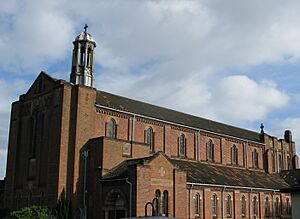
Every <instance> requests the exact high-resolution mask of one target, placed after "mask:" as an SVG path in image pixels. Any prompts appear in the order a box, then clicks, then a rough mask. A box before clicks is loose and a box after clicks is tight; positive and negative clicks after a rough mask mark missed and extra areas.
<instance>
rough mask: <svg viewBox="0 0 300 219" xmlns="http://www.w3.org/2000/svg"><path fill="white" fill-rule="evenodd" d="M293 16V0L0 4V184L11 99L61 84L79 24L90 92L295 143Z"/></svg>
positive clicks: (299, 46)
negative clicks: (45, 84) (91, 56)
mask: <svg viewBox="0 0 300 219" xmlns="http://www.w3.org/2000/svg"><path fill="white" fill-rule="evenodd" d="M299 11H300V1H299V0H290V1H288V2H283V1H279V0H278V1H277V0H264V1H261V0H252V1H240V0H226V1H224V0H219V1H218V0H206V1H200V0H199V1H184V0H178V1H176V0H170V1H159V0H155V1H154V0H153V1H150V0H149V1H146V0H144V1H140V0H139V1H138V0H136V1H135V0H127V1H124V0H120V1H113V0H110V1H100V0H85V1H82V0H73V1H66V0H49V1H40V0H22V1H21V0H19V1H18V0H9V1H8V0H0V88H1V92H0V178H1V177H4V175H5V163H6V153H7V136H8V126H9V116H10V106H11V102H12V101H15V100H17V99H18V96H19V95H20V94H22V93H25V92H26V91H27V89H28V88H29V86H30V85H31V83H32V82H33V81H34V79H35V78H36V76H37V75H38V74H39V73H40V71H42V70H43V71H46V72H48V73H49V74H50V75H51V76H53V77H57V78H62V79H65V80H69V74H70V69H71V53H72V47H73V45H72V41H73V40H74V38H75V37H76V36H77V35H78V34H79V33H80V32H82V31H83V26H84V24H85V23H87V24H88V25H89V28H88V32H90V33H91V34H92V35H93V36H94V39H95V40H96V42H97V48H96V51H95V53H96V66H95V78H96V81H95V87H96V88H97V89H99V90H104V91H108V92H112V93H116V94H119V95H122V96H126V97H129V98H134V99H138V100H142V101H146V102H149V103H152V104H155V105H160V106H165V107H168V108H173V109H176V110H179V111H183V112H187V113H190V114H194V115H197V116H201V117H205V118H209V119H213V120H217V121H221V122H225V123H228V124H231V125H235V126H239V127H243V128H247V129H251V130H254V131H259V126H260V123H261V122H263V123H264V125H265V131H266V132H267V133H269V134H271V135H274V136H277V137H279V138H282V137H283V132H284V130H285V129H290V130H292V132H293V138H294V140H295V141H296V143H297V142H300V111H299V110H300V88H299V84H300V78H299V70H300V60H299V58H300V25H299V24H300V13H299ZM299 146H300V143H299ZM299 151H300V148H299V147H298V152H299Z"/></svg>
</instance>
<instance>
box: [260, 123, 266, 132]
mask: <svg viewBox="0 0 300 219" xmlns="http://www.w3.org/2000/svg"><path fill="white" fill-rule="evenodd" d="M264 127H265V126H264V124H263V123H261V124H260V132H261V133H264Z"/></svg>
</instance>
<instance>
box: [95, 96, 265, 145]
mask: <svg viewBox="0 0 300 219" xmlns="http://www.w3.org/2000/svg"><path fill="white" fill-rule="evenodd" d="M96 103H97V104H99V105H102V106H105V107H110V108H113V109H116V110H122V111H126V112H130V113H135V114H140V115H143V116H147V117H151V118H156V119H159V120H165V121H168V122H171V123H176V124H180V125H184V126H189V127H193V128H195V129H203V130H207V131H210V132H215V133H218V134H225V135H229V136H234V137H237V138H242V139H246V140H250V141H255V142H261V139H260V133H257V132H253V131H250V130H246V129H241V128H237V127H234V126H231V125H226V124H223V123H219V122H215V121H212V120H208V119H204V118H201V117H196V116H193V115H189V114H186V113H181V112H178V111H175V110H171V109H167V108H163V107H159V106H155V105H151V104H148V103H144V102H141V101H137V100H132V99H128V98H126V97H121V96H118V95H114V94H110V93H107V92H104V91H97V98H96Z"/></svg>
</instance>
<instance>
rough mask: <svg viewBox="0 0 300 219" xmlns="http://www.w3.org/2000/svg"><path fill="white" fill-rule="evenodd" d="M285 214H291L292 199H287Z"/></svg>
mask: <svg viewBox="0 0 300 219" xmlns="http://www.w3.org/2000/svg"><path fill="white" fill-rule="evenodd" d="M285 212H286V214H288V215H290V214H291V204H290V199H289V198H286V204H285Z"/></svg>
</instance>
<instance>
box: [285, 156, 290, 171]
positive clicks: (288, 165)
mask: <svg viewBox="0 0 300 219" xmlns="http://www.w3.org/2000/svg"><path fill="white" fill-rule="evenodd" d="M286 160H287V169H288V170H289V169H291V159H290V157H289V156H287V158H286Z"/></svg>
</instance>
